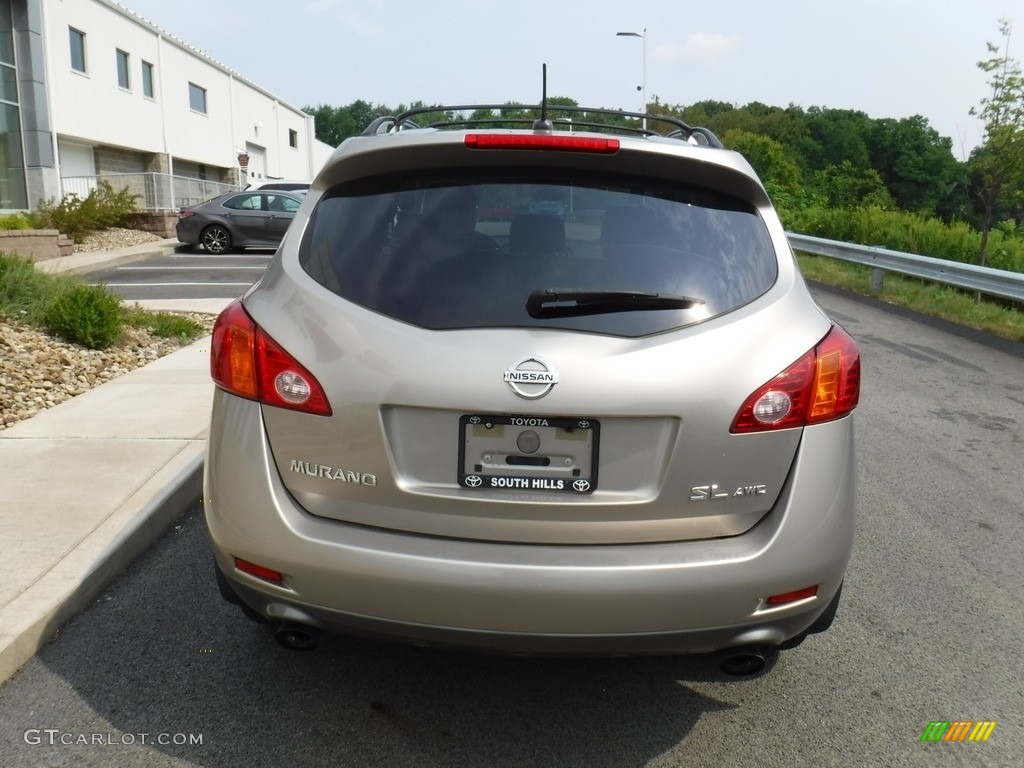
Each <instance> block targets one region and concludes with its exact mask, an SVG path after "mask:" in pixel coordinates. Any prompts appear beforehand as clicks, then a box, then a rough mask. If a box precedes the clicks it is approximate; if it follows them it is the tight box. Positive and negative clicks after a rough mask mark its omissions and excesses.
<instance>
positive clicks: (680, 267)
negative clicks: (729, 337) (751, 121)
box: [299, 168, 778, 337]
mask: <svg viewBox="0 0 1024 768" xmlns="http://www.w3.org/2000/svg"><path fill="white" fill-rule="evenodd" d="M299 258H300V263H301V264H302V266H303V268H304V269H305V271H306V272H307V273H308V274H309V275H310V276H311V277H313V278H314V279H315V280H316V281H317V282H319V283H320V284H321V285H323V286H325V287H326V288H328V289H329V290H331V291H333V292H334V293H336V294H337V295H339V296H341V297H343V298H345V299H346V300H348V301H351V302H354V303H356V304H359V305H361V306H363V307H365V308H367V309H370V310H373V311H375V312H379V313H381V314H383V315H386V316H388V317H391V318H394V319H396V320H400V321H403V322H406V323H411V324H413V325H417V326H421V327H424V328H430V329H437V330H447V329H466V328H489V327H524V328H560V329H569V330H578V331H585V332H591V333H601V334H610V335H617V336H630V337H636V336H644V335H648V334H653V333H659V332H663V331H667V330H671V329H674V328H680V327H684V326H687V325H691V324H693V323H697V322H700V321H703V320H706V319H708V318H711V317H715V316H717V315H720V314H722V313H725V312H729V311H730V310H733V309H736V308H737V307H740V306H743V305H744V304H747V303H749V302H750V301H752V300H753V299H755V298H757V297H758V296H760V295H761V294H763V293H764V292H765V291H767V290H768V289H769V288H770V287H771V285H772V284H773V283H774V281H775V278H776V275H777V269H778V265H777V261H776V255H775V251H774V248H773V246H772V243H771V239H770V237H769V235H768V231H767V229H766V227H765V225H764V223H763V221H762V220H761V218H760V216H759V215H758V213H757V211H756V210H755V209H754V208H753V207H752V206H751V205H749V204H747V203H746V202H744V201H742V200H738V199H736V198H733V197H729V196H726V195H723V194H720V193H717V192H709V191H706V190H699V189H690V188H686V187H680V186H678V185H670V184H667V183H665V182H663V181H658V180H651V179H649V178H648V179H640V178H636V179H634V178H626V177H623V178H618V177H617V178H614V179H609V178H607V177H605V176H590V177H588V176H579V177H573V178H571V179H569V178H567V174H566V173H565V172H564V171H561V172H559V173H558V174H553V173H552V172H551V171H550V170H545V169H537V170H534V171H530V170H528V169H527V170H523V169H516V170H515V171H511V170H510V169H508V168H501V169H495V170H494V171H493V172H488V171H486V170H485V171H483V172H481V171H480V170H475V171H474V172H473V174H472V175H471V176H467V177H445V178H436V179H433V180H430V181H429V182H426V183H425V182H424V179H423V178H422V176H420V177H417V178H415V179H412V178H407V177H403V176H397V177H395V176H390V177H386V178H374V179H363V180H359V181H355V182H349V183H347V184H344V185H341V186H339V187H336V188H334V189H333V190H331V191H329V192H328V193H327V194H326V195H325V196H324V198H323V199H322V200H321V201H320V203H319V204H318V206H317V208H316V210H315V211H314V212H313V214H312V216H311V219H310V222H309V226H307V228H306V233H305V236H304V239H303V242H302V245H301V248H300V256H299Z"/></svg>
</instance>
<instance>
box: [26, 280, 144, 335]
mask: <svg viewBox="0 0 1024 768" xmlns="http://www.w3.org/2000/svg"><path fill="white" fill-rule="evenodd" d="M43 324H44V325H45V326H46V327H47V328H49V329H50V330H51V331H52V332H53V333H56V334H58V335H59V336H62V337H63V338H64V339H66V340H67V341H70V342H73V343H75V344H81V345H82V346H84V347H88V348H90V349H105V348H107V347H109V346H110V345H111V344H113V343H114V342H116V341H117V340H118V338H119V337H120V336H121V332H122V330H123V328H124V317H123V313H122V310H121V299H120V297H118V296H117V295H115V294H113V293H111V292H110V291H109V290H107V289H106V288H104V287H103V286H100V285H82V284H76V285H69V286H64V287H63V289H62V290H58V291H56V292H55V293H54V295H53V296H52V297H51V299H50V300H49V301H48V302H47V304H46V308H45V310H44V315H43Z"/></svg>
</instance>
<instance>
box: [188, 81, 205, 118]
mask: <svg viewBox="0 0 1024 768" xmlns="http://www.w3.org/2000/svg"><path fill="white" fill-rule="evenodd" d="M188 105H189V107H191V108H192V111H193V112H201V113H202V114H204V115H205V114H206V89H205V88H200V87H199V86H198V85H196V84H195V83H189V84H188Z"/></svg>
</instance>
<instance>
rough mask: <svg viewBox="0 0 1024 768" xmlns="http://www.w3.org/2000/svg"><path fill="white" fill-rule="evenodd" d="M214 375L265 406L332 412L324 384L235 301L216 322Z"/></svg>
mask: <svg viewBox="0 0 1024 768" xmlns="http://www.w3.org/2000/svg"><path fill="white" fill-rule="evenodd" d="M210 375H211V376H212V377H213V380H214V382H215V383H216V384H217V386H219V387H220V388H221V389H224V390H226V391H228V392H230V393H231V394H233V395H238V396H239V397H244V398H246V399H247V400H257V401H259V402H260V403H263V404H264V405H273V406H276V407H278V408H288V409H290V410H293V411H302V412H303V413H312V414H317V415H320V416H330V415H331V406H330V403H328V402H327V395H326V394H325V393H324V391H323V388H322V387H321V386H320V383H319V382H318V381H317V380H316V379H315V378H314V377H313V374H311V373H310V372H309V371H307V370H306V369H305V368H304V367H303V366H302V365H300V364H299V363H298V361H296V360H295V359H294V358H293V357H292V356H291V355H289V354H288V353H287V352H286V351H285V350H284V349H283V348H282V347H281V346H280V345H279V344H278V343H277V342H276V341H274V340H273V339H272V338H270V337H269V336H268V335H267V334H266V333H264V331H263V329H262V328H260V327H259V326H258V325H256V323H255V322H254V321H253V319H252V318H251V317H249V313H248V312H246V311H245V308H244V307H243V306H242V303H241V302H240V301H235V302H232V303H231V304H230V305H229V306H228V307H227V308H226V309H225V310H224V311H223V312H221V313H220V316H219V317H218V318H217V322H216V323H215V324H214V326H213V342H212V344H211V346H210Z"/></svg>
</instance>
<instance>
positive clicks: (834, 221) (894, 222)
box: [785, 207, 1024, 272]
mask: <svg viewBox="0 0 1024 768" xmlns="http://www.w3.org/2000/svg"><path fill="white" fill-rule="evenodd" d="M785 225H786V228H787V229H790V230H792V231H794V232H799V233H801V234H805V235H814V236H817V237H824V238H828V239H830V240H842V241H843V242H847V243H859V244H861V245H877V246H882V247H884V248H888V249H890V250H893V251H903V252H905V253H916V254H920V255H922V256H933V257H935V258H937V259H947V260H949V261H960V262H964V263H967V264H976V263H977V261H978V254H979V253H980V252H981V233H980V232H977V231H976V230H974V229H972V228H971V227H970V226H968V225H967V224H965V223H963V222H954V223H952V224H946V223H945V222H943V221H941V220H940V219H936V218H929V217H925V216H921V215H920V214H916V213H906V212H904V211H886V210H881V209H880V208H857V209H839V208H823V207H808V208H804V209H801V210H790V211H787V213H786V218H785ZM986 266H990V267H994V268H996V269H1007V270H1012V271H1016V272H1024V240H1022V239H1021V238H1020V237H1018V236H1016V235H1015V234H1013V233H1010V234H1007V233H1006V232H1005V231H1003V230H1002V229H994V230H992V231H991V232H990V233H989V244H988V259H987V263H986Z"/></svg>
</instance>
